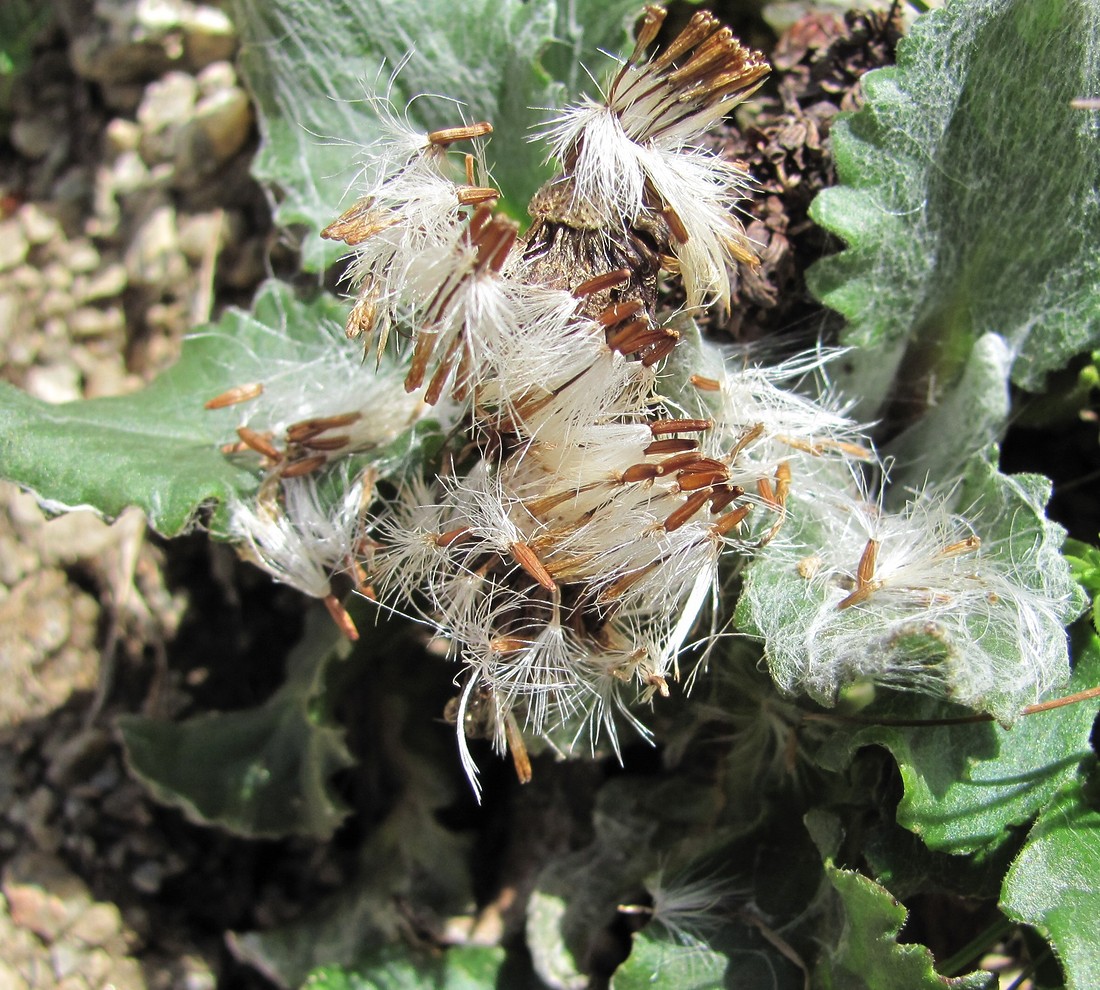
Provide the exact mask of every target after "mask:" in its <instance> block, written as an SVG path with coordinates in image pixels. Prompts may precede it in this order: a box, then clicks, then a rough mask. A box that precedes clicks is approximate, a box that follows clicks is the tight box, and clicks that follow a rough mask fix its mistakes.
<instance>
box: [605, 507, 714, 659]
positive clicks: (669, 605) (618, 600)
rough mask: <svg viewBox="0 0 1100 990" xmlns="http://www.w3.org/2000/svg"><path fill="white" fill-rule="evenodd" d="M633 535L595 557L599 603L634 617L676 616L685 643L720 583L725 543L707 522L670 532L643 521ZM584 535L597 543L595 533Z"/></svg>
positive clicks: (656, 523) (621, 535)
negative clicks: (707, 593)
mask: <svg viewBox="0 0 1100 990" xmlns="http://www.w3.org/2000/svg"><path fill="white" fill-rule="evenodd" d="M674 504H675V503H674ZM627 515H628V518H629V516H630V515H636V516H638V515H641V514H640V513H638V512H637V511H636V512H635V513H628V514H627ZM632 534H633V539H625V538H621V537H625V536H627V533H625V532H620V533H619V534H618V535H619V536H620V539H618V540H615V541H611V540H607V541H606V543H605V548H604V549H603V550H602V551H600V552H597V553H596V554H594V555H593V558H592V561H591V563H590V565H589V570H590V572H591V578H590V583H591V585H592V587H593V589H594V590H595V591H596V592H597V602H598V603H599V604H600V605H603V606H607V607H611V606H615V607H616V608H619V609H623V610H627V611H630V612H635V613H644V614H647V615H670V616H673V615H674V616H677V617H678V621H679V623H680V624H681V625H682V626H683V627H684V632H683V634H682V636H681V637H680V641H681V643H682V642H683V639H684V638H686V635H687V630H688V628H689V627H690V626H691V625H693V624H694V621H695V618H696V617H697V616H698V613H699V611H700V609H701V608H702V606H703V603H704V602H705V601H706V593H705V592H706V591H707V590H709V589H711V588H712V587H713V586H714V583H715V582H716V581H717V577H718V558H719V556H720V554H721V551H722V548H723V544H722V541H721V540H720V539H719V538H718V537H717V536H716V534H715V532H714V530H713V528H712V526H711V524H710V523H709V522H707V521H705V520H693V521H690V522H688V523H686V524H685V525H683V526H680V527H679V528H677V529H675V530H673V531H672V532H666V531H665V529H664V527H663V525H662V523H661V522H652V523H651V522H650V521H649V520H648V519H646V518H645V517H644V516H642V517H641V519H640V520H639V521H638V522H635V523H634V525H633V527H632ZM586 535H587V537H588V540H589V541H591V542H592V543H593V544H594V543H595V534H591V533H590V534H586ZM699 589H704V591H703V592H700V590H699ZM689 603H690V607H689Z"/></svg>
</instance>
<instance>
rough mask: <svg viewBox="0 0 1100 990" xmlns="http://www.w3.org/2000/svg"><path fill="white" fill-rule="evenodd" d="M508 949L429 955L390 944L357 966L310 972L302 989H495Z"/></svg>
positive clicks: (454, 950) (461, 949) (464, 948)
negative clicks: (505, 950) (505, 952)
mask: <svg viewBox="0 0 1100 990" xmlns="http://www.w3.org/2000/svg"><path fill="white" fill-rule="evenodd" d="M503 962H504V950H503V949H499V948H492V947H488V946H455V947H454V948H450V949H447V950H446V951H445V952H443V953H442V954H437V955H429V954H428V953H427V952H416V951H415V950H413V949H409V948H405V947H403V946H397V945H394V946H386V947H385V948H383V949H379V950H378V951H377V952H376V953H374V954H373V955H372V957H371V960H370V961H369V962H363V963H360V964H359V965H357V966H356V967H355V968H354V969H343V968H341V967H336V966H326V967H325V968H323V969H319V970H315V971H314V972H312V973H310V975H309V978H308V979H307V980H306V981H305V983H304V984H302V990H493V988H494V987H496V986H497V978H498V976H499V974H500V969H501V966H502V964H503Z"/></svg>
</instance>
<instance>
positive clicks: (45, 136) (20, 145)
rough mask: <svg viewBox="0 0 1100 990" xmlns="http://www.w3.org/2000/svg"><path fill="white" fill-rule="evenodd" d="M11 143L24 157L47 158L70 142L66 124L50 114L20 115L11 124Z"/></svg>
mask: <svg viewBox="0 0 1100 990" xmlns="http://www.w3.org/2000/svg"><path fill="white" fill-rule="evenodd" d="M9 136H10V138H11V143H12V144H13V145H14V146H15V150H16V151H18V152H19V153H20V154H21V155H23V157H24V158H31V159H34V160H38V159H39V158H45V157H46V156H47V155H48V154H49V153H50V152H51V151H53V150H54V149H55V148H60V147H62V146H64V145H66V144H67V143H68V140H69V137H68V134H67V132H66V131H65V128H64V125H63V124H62V123H61V122H60V121H57V120H55V119H54V118H53V117H51V116H49V115H48V114H43V115H41V116H37V117H20V118H19V119H18V120H17V121H15V123H14V124H12V125H11V130H10V131H9Z"/></svg>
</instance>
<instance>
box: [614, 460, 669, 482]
mask: <svg viewBox="0 0 1100 990" xmlns="http://www.w3.org/2000/svg"><path fill="white" fill-rule="evenodd" d="M659 473H660V469H659V468H658V466H657V465H656V464H632V465H631V466H630V467H628V468H627V469H626V470H625V471H624V472H623V477H622V481H623V484H627V485H629V484H633V483H634V482H636V481H652V480H653V479H654V478H656V477H657V475H658V474H659Z"/></svg>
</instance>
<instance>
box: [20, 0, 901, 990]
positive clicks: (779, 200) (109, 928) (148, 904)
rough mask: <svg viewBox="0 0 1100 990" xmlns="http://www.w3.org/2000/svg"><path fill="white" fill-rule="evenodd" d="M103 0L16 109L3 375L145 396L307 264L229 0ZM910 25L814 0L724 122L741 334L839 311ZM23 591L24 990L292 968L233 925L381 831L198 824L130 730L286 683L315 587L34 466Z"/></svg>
mask: <svg viewBox="0 0 1100 990" xmlns="http://www.w3.org/2000/svg"><path fill="white" fill-rule="evenodd" d="M91 6H92V5H88V4H81V3H76V2H72V3H69V2H64V0H57V2H56V3H55V5H54V6H53V12H52V13H51V15H50V16H49V18H48V19H46V20H45V22H44V23H43V25H42V26H41V29H40V30H39V32H38V34H37V37H36V40H35V42H34V44H33V47H32V49H31V52H30V55H31V57H30V60H29V67H28V68H27V70H26V72H25V73H24V74H23V75H22V76H21V77H20V78H19V79H18V81H17V84H16V86H15V90H14V93H13V96H12V99H11V105H10V107H8V108H3V107H0V114H3V113H5V112H6V113H7V118H6V120H5V119H3V118H0V122H2V123H3V130H2V131H0V356H2V367H3V370H2V374H3V377H4V379H5V380H7V381H9V382H12V383H14V384H16V385H19V386H20V387H22V388H25V389H26V390H27V391H29V392H30V393H31V394H33V395H36V396H38V397H39V398H42V399H45V400H47V401H51V402H60V401H66V400H70V399H75V398H79V397H94V396H103V395H112V394H119V393H124V392H128V391H131V390H133V389H136V388H140V387H141V386H142V385H143V384H145V383H147V382H148V381H150V380H151V379H152V378H153V377H155V375H156V374H157V372H158V371H160V370H162V369H163V368H165V367H166V366H168V365H169V364H171V363H172V361H173V360H174V359H175V357H176V355H177V354H178V349H179V344H180V340H181V339H182V337H183V335H184V334H185V332H186V331H187V330H188V329H189V328H190V327H192V326H194V325H197V324H199V323H202V322H204V321H205V320H207V319H209V318H211V317H212V316H213V317H216V315H217V314H218V313H219V312H220V311H221V310H222V309H224V308H225V307H226V306H228V305H232V304H243V305H247V302H248V300H249V298H250V296H251V293H252V291H253V289H254V288H255V287H256V285H257V284H258V283H259V281H260V280H261V279H262V278H263V276H264V274H265V271H266V270H267V268H268V266H269V265H271V264H273V263H275V264H278V265H280V266H282V265H287V264H288V263H290V262H291V261H292V258H288V256H287V255H286V254H285V252H286V248H285V246H283V245H282V244H281V242H280V241H279V239H278V238H277V237H276V235H275V233H274V232H273V231H272V228H271V221H270V211H269V207H268V202H267V200H266V197H265V195H264V193H263V191H262V190H261V189H259V188H258V187H257V186H256V184H255V183H254V182H253V181H252V179H251V178H250V177H249V172H248V168H249V163H250V161H251V157H252V155H253V153H254V151H255V148H256V143H257V136H256V132H255V126H254V122H253V119H252V112H251V108H250V107H249V105H248V102H247V99H244V96H243V90H242V88H241V86H240V83H239V81H238V80H237V77H236V73H235V71H234V68H233V63H232V57H233V49H234V45H235V37H234V35H233V33H232V28H231V26H228V25H227V23H226V24H223V23H222V22H221V21H219V20H218V17H217V15H218V14H219V12H220V8H219V7H218V6H217V5H216V4H202V5H200V4H193V3H187V2H182V0H181V2H179V3H175V4H169V5H168V6H169V7H170V8H171V9H172V10H174V11H176V13H177V15H178V17H177V20H178V23H176V24H175V27H173V28H171V29H164V28H163V26H161V27H158V28H157V29H156V31H153V32H152V33H151V34H150V33H149V32H146V34H145V35H144V36H143V37H144V40H142V41H141V42H140V43H138V42H133V41H129V42H127V41H126V40H125V38H123V39H122V40H119V38H120V36H118V35H117V33H116V34H114V35H112V34H111V33H110V31H109V30H108V28H107V26H106V25H105V24H104V23H103V22H102V19H100V20H97V19H96V15H93V14H90V13H89V12H88V10H87V9H86V8H90V7H91ZM95 6H96V10H98V9H99V5H98V4H97V5H95ZM136 6H140V5H136ZM120 9H121V8H120ZM196 11H200V12H201V13H202V14H203V17H201V18H200V17H196V16H195V13H196ZM133 16H137V15H136V14H134V15H133ZM189 17H190V18H191V20H188V18H189ZM203 18H205V20H204V19H203ZM196 24H197V25H199V26H198V27H196V26H195V25H196ZM211 24H213V26H214V29H213V30H207V33H206V34H203V33H202V30H200V28H202V26H203V25H206V29H209V27H210V25H211ZM116 27H117V25H116ZM157 31H159V32H160V33H159V34H157ZM123 33H125V32H123ZM898 33H899V32H898V29H897V26H896V24H895V23H894V22H893V21H891V20H890V19H889V18H888V17H886V16H885V15H878V14H874V15H872V14H867V15H850V16H848V17H842V16H839V15H832V14H814V15H810V16H807V17H805V18H803V19H802V20H800V21H799V22H798V23H797V24H796V25H795V26H794V28H792V29H791V30H790V31H788V32H787V33H786V34H785V35H784V36H783V37H782V38H781V39H780V41H779V44H778V46H777V47H776V49H775V53H774V58H773V62H774V65H775V69H776V72H775V75H774V79H773V82H772V84H771V85H769V88H768V89H767V90H766V91H765V92H764V94H763V95H762V96H761V97H759V98H758V99H757V100H756V101H755V103H754V107H753V110H752V112H751V115H748V116H744V117H742V118H741V120H740V122H739V123H740V126H739V127H731V128H730V129H729V130H728V131H726V132H724V133H722V134H718V135H715V136H714V139H713V140H714V146H715V148H716V149H717V150H719V151H720V153H721V154H723V155H726V156H728V157H731V158H736V159H739V160H742V161H744V162H746V163H747V165H748V167H749V169H750V171H751V172H752V174H753V176H754V177H755V179H756V182H757V184H758V190H757V191H756V192H755V193H754V195H753V198H752V200H751V203H749V205H748V211H749V214H750V216H749V218H748V221H747V223H748V229H749V232H750V234H751V235H752V236H753V237H754V238H755V239H756V240H757V241H758V242H759V244H760V245H761V250H760V253H761V258H762V265H761V267H760V269H759V270H758V271H756V272H751V273H749V272H746V273H742V277H741V279H740V281H739V282H738V285H737V288H736V293H735V301H734V306H733V313H734V316H733V317H731V318H730V319H729V320H727V321H724V322H723V323H721V324H720V325H716V326H715V327H714V328H713V329H714V332H718V333H725V334H729V335H731V336H732V337H733V338H734V339H736V340H739V341H756V340H760V339H764V338H768V339H775V338H780V339H787V338H792V339H796V340H812V339H815V338H816V337H817V336H818V334H820V333H821V332H822V331H824V332H826V333H828V332H829V331H830V329H832V328H833V327H834V323H833V317H831V316H830V315H829V314H827V313H825V312H823V311H822V310H821V308H820V307H819V306H818V305H817V304H815V303H814V301H813V300H812V298H811V297H810V296H809V294H808V292H807V291H806V288H805V285H804V284H803V282H802V274H801V273H802V272H803V271H804V270H805V268H806V267H807V265H808V264H809V263H810V262H811V261H812V260H814V259H816V258H818V257H820V256H822V255H823V254H825V253H828V252H830V251H833V250H836V249H838V247H839V245H837V244H835V243H834V242H832V241H831V240H830V238H829V237H828V235H826V234H825V233H824V232H823V231H821V230H820V229H819V228H817V227H816V226H815V225H814V224H813V222H812V221H811V220H810V219H809V218H808V216H807V207H808V205H809V203H810V201H811V200H812V198H813V196H814V194H815V193H816V192H817V191H818V190H819V189H821V188H823V187H825V186H827V185H830V184H832V183H833V182H834V181H835V177H834V175H833V170H832V163H831V158H830V153H829V128H830V125H831V123H832V121H833V120H834V118H835V116H836V114H837V113H838V112H840V111H841V110H842V109H853V108H855V106H857V105H858V100H859V95H858V94H859V89H858V79H859V77H860V75H862V73H863V72H864V71H866V70H867V69H869V68H873V67H876V66H880V65H884V64H889V63H890V62H891V61H892V59H893V53H894V47H895V45H896V42H897V39H898ZM112 45H114V47H113V48H112V47H111V46H112ZM219 113H220V114H222V115H223V116H222V117H221V118H219V120H218V121H217V123H218V124H219V126H213V125H211V124H210V119H211V116H212V115H215V114H219ZM196 135H198V136H197V137H196ZM212 135H217V136H218V138H219V139H220V140H221V142H222V143H221V144H219V145H218V146H217V147H216V148H213V151H211V145H210V144H209V140H213V138H212ZM200 138H201V139H202V140H207V141H208V143H207V144H205V145H204V144H201V143H200V144H196V143H195V142H196V141H199V140H200ZM196 147H202V148H205V149H207V151H208V152H209V153H208V154H205V155H198V154H196V153H195V148H196ZM211 156H212V157H211ZM211 163H213V164H211ZM211 169H213V171H211ZM278 252H283V255H282V257H281V258H279V259H276V261H275V262H273V261H272V256H273V254H274V253H278ZM0 584H2V587H0V674H2V676H3V678H4V683H5V684H7V685H8V688H9V689H8V690H7V691H6V692H5V693H4V695H3V697H0V873H2V875H0V890H2V892H3V895H4V897H3V898H2V899H0V987H5V988H7V987H10V988H12V990H31V988H33V990H47V988H54V987H57V988H62V987H64V988H65V990H98V988H100V987H107V986H109V985H113V986H114V987H116V988H118V990H141V988H145V987H149V988H163V990H207V988H214V987H220V988H261V987H267V986H270V984H269V983H268V982H267V981H266V979H265V978H264V977H262V976H261V975H260V974H258V973H257V972H255V971H254V970H252V969H250V968H249V967H247V966H245V965H243V964H242V963H240V962H238V961H237V960H236V959H235V958H234V957H233V955H232V954H231V952H230V951H229V949H228V948H227V941H226V933H227V932H229V931H242V930H254V929H266V928H270V927H272V926H274V925H276V924H279V923H281V922H284V921H287V920H289V919H292V918H294V917H297V916H299V915H300V914H301V913H302V912H304V911H306V910H308V909H309V907H310V906H311V905H313V904H315V903H316V902H317V901H318V900H319V899H320V898H321V897H322V896H324V895H325V894H326V893H328V892H331V891H332V890H335V889H337V888H338V887H339V886H340V885H341V884H342V883H343V882H344V881H345V880H346V878H347V877H348V875H349V872H350V871H351V869H352V867H353V863H352V858H353V852H354V843H353V841H352V840H353V838H354V836H353V835H351V836H350V837H349V835H342V836H341V837H340V838H339V839H338V840H337V841H335V842H332V843H327V844H322V843H312V842H306V841H282V842H275V841H263V842H258V841H244V840H241V839H237V838H234V837H232V836H229V835H226V834H223V833H221V832H219V831H217V830H214V829H209V828H200V827H198V826H195V825H193V824H191V823H189V822H188V821H187V820H186V819H185V818H184V817H183V816H182V815H181V814H180V813H179V812H177V811H175V810H172V809H167V808H163V807H161V806H159V805H157V804H156V803H155V802H154V801H152V799H151V798H150V797H149V796H148V795H147V794H146V793H145V792H144V791H143V790H142V788H141V787H140V786H139V785H138V784H137V783H136V782H135V781H134V780H133V779H132V778H131V777H130V776H129V774H128V772H127V769H126V767H125V765H124V762H123V759H122V756H121V750H120V747H119V744H118V740H117V736H116V732H115V728H114V724H115V719H116V718H117V716H118V715H120V714H123V713H131V712H140V713H145V714H153V715H156V716H158V717H162V718H177V717H181V716H186V715H189V714H192V713H194V712H196V711H203V710H209V709H233V708H239V707H246V706H249V705H254V704H256V703H258V702H259V701H261V700H263V699H264V698H265V697H267V696H268V695H269V694H270V693H271V692H272V691H273V690H274V689H275V687H276V686H277V685H278V683H279V679H280V673H281V666H282V660H283V657H284V654H285V644H287V643H292V642H294V640H295V638H296V636H297V633H298V629H299V627H300V618H299V616H300V614H301V607H300V602H299V601H298V600H297V598H296V597H295V595H294V594H293V593H292V592H290V591H288V590H286V589H284V588H279V587H277V586H274V585H272V584H270V583H269V582H268V580H267V579H266V577H264V576H263V575H261V574H260V573H259V572H258V571H256V570H254V569H252V568H250V567H248V566H246V565H243V564H241V563H239V562H238V561H237V560H236V558H235V557H234V555H233V554H232V553H231V552H230V551H229V550H228V549H226V548H225V547H222V546H217V545H212V544H210V543H209V542H208V541H207V540H205V539H204V538H203V537H202V536H201V535H193V536H189V537H185V538H182V539H178V540H174V541H172V542H170V543H165V542H164V541H161V540H160V539H159V538H157V537H156V536H154V535H151V534H149V533H147V532H146V531H145V529H144V525H143V520H142V519H141V517H140V516H134V515H131V514H126V515H124V516H123V517H122V518H121V519H119V520H118V521H116V522H115V523H113V524H112V525H108V524H106V523H104V522H103V521H101V520H99V519H97V518H96V517H95V516H94V515H92V514H91V513H88V512H81V513H74V514H70V515H67V516H62V517H60V518H57V519H53V520H49V521H48V520H47V519H46V518H45V517H44V516H43V514H42V513H41V511H40V510H39V509H38V507H37V505H36V504H35V501H34V499H33V498H32V497H31V496H29V495H27V494H25V493H21V492H19V491H18V490H17V489H16V488H15V487H14V486H11V485H7V484H4V485H2V486H0ZM352 745H353V748H354V745H355V741H354V739H353V740H352ZM348 791H349V795H350V796H351V797H352V798H353V799H354V794H355V788H354V786H351V785H350V784H349V787H348ZM536 812H537V813H538V814H542V812H541V811H539V809H535V810H534V811H531V814H532V815H534V814H536ZM351 832H354V827H353V828H352V830H351ZM487 834H488V833H487Z"/></svg>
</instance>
